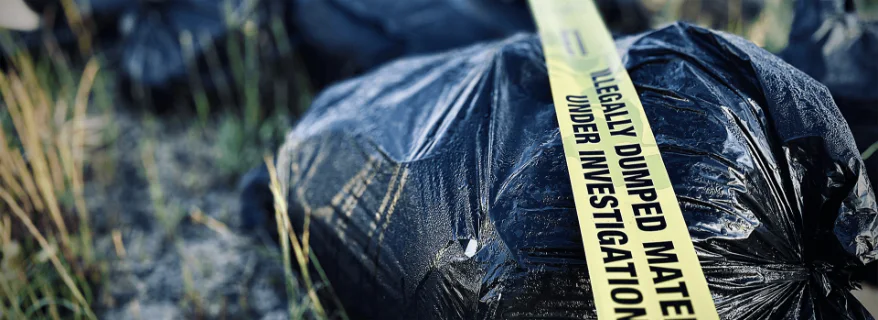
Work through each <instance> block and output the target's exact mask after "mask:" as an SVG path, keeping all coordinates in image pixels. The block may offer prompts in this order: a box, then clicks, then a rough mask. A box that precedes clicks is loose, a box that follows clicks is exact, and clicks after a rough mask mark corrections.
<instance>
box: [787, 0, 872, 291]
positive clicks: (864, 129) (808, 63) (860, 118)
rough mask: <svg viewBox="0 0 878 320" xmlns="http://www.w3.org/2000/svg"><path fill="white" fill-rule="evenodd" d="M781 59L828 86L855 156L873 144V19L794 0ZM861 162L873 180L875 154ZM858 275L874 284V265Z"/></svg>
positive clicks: (832, 1)
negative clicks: (849, 134) (855, 149)
mask: <svg viewBox="0 0 878 320" xmlns="http://www.w3.org/2000/svg"><path fill="white" fill-rule="evenodd" d="M781 57H783V59H784V60H786V61H787V62H789V63H790V64H792V65H793V66H795V67H796V68H799V69H800V70H802V71H804V72H805V73H807V74H808V75H810V76H812V77H814V78H815V79H817V80H818V81H820V82H821V83H823V84H825V85H826V86H827V87H828V88H829V91H830V93H832V97H833V99H834V100H835V103H836V104H837V105H838V108H839V109H840V110H841V114H842V115H843V116H844V118H845V120H847V122H848V125H849V126H850V128H851V132H852V133H853V135H854V140H855V141H856V143H857V147H858V148H859V150H860V152H866V150H868V149H869V147H870V146H872V145H873V144H875V143H878V21H864V20H862V19H860V18H859V17H858V16H857V10H856V8H855V5H854V1H853V0H824V1H818V0H799V1H797V2H796V7H795V19H794V21H793V27H792V30H791V32H790V39H789V46H788V47H787V48H786V49H785V50H784V51H783V52H782V53H781ZM864 162H865V164H866V171H867V172H868V173H869V180H871V181H878V154H872V155H871V156H870V157H868V158H866V159H865V160H864ZM858 277H863V278H865V279H867V280H868V281H869V282H871V283H878V264H876V263H873V264H872V266H871V267H870V268H869V269H867V271H866V272H863V273H862V274H861V275H858Z"/></svg>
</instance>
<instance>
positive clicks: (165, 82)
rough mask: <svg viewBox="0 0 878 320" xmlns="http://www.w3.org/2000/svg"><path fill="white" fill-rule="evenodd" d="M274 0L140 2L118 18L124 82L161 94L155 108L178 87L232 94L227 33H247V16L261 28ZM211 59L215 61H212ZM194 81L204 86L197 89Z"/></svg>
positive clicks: (163, 105) (139, 90)
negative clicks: (244, 30)
mask: <svg viewBox="0 0 878 320" xmlns="http://www.w3.org/2000/svg"><path fill="white" fill-rule="evenodd" d="M274 3H275V2H271V1H261V2H258V1H251V0H221V1H217V0H176V1H141V2H139V3H138V4H137V5H136V6H133V7H131V8H130V9H129V10H126V11H125V12H124V13H123V14H122V15H121V16H120V17H119V24H120V33H121V36H120V40H119V43H118V45H117V48H118V50H119V52H118V61H119V63H120V64H121V69H122V76H123V81H124V84H125V87H128V88H133V89H132V90H130V91H129V93H130V92H134V93H139V94H142V95H144V96H146V97H147V98H150V99H158V101H153V102H151V104H152V106H151V107H154V108H156V109H163V108H167V107H168V105H167V104H169V103H171V102H168V101H162V100H161V99H165V100H167V99H168V98H169V97H174V96H175V95H176V94H177V92H182V93H183V94H182V95H186V93H188V95H189V96H191V94H192V91H195V90H206V91H208V92H213V91H214V90H219V89H222V90H223V91H224V92H223V93H228V91H231V89H230V88H229V87H230V86H231V84H232V83H233V80H232V75H231V72H232V71H231V70H230V67H229V64H230V62H229V61H228V57H227V49H229V48H228V47H227V41H226V40H227V37H229V36H232V35H239V34H242V33H243V29H244V28H245V24H246V23H247V22H248V21H249V22H251V23H252V24H254V26H253V28H259V27H262V25H263V23H267V20H268V18H267V13H268V11H270V10H269V9H268V8H267V7H268V5H270V4H274ZM254 32H255V31H254ZM238 43H239V45H243V44H242V43H241V42H238ZM233 49H235V50H238V49H240V48H233ZM208 54H210V55H211V56H208ZM209 58H213V59H214V60H212V61H208V59H209ZM211 62H212V63H211ZM235 63H241V61H236V62H235ZM193 75H197V77H193ZM192 83H198V85H201V86H203V88H198V89H196V88H193V87H191V86H190V84H192ZM218 86H219V87H221V88H217V87H218Z"/></svg>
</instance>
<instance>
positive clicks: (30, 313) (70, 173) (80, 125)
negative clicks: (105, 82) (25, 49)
mask: <svg viewBox="0 0 878 320" xmlns="http://www.w3.org/2000/svg"><path fill="white" fill-rule="evenodd" d="M13 63H14V67H13V68H12V69H14V70H16V71H7V72H0V95H2V102H3V105H4V106H5V109H3V110H2V111H0V118H6V119H8V121H0V123H2V128H0V230H2V232H0V248H2V250H3V261H2V264H0V268H2V269H0V271H2V274H0V287H2V290H3V291H4V294H3V295H2V296H0V314H4V315H9V317H10V318H16V319H33V318H52V319H59V318H61V317H64V318H76V319H81V318H82V319H94V318H95V314H94V312H93V311H92V309H91V306H90V302H91V301H92V291H91V284H93V283H95V282H97V281H99V280H100V279H99V277H100V276H99V272H96V270H97V268H98V264H97V263H96V259H95V256H94V254H93V246H92V232H91V228H90V227H89V215H88V208H87V206H86V202H85V199H84V196H83V189H84V185H83V182H84V177H83V170H84V166H85V163H86V156H85V155H86V149H88V148H89V146H93V145H95V144H97V143H99V141H100V137H99V135H98V134H99V133H100V130H101V128H102V127H103V126H104V123H105V119H101V118H95V117H90V116H89V115H88V112H87V108H88V104H89V97H90V96H91V93H92V89H93V85H94V83H95V79H96V78H97V76H98V70H99V65H98V63H97V61H96V60H91V61H90V62H88V64H87V65H86V66H85V68H84V69H83V70H82V71H81V72H75V71H72V70H70V69H63V68H60V69H59V68H58V66H57V65H50V66H48V67H47V66H46V65H35V63H34V61H33V60H32V59H31V58H30V57H29V56H27V55H25V54H20V55H18V56H16V57H15V58H14V61H13ZM47 70H51V71H52V72H47ZM74 74H78V78H79V80H78V82H75V84H73V85H66V86H65V85H58V84H57V83H55V84H54V85H53V80H52V79H63V78H65V77H67V78H70V79H73V78H76V77H75V76H74ZM62 81H63V80H62ZM49 266H50V267H49Z"/></svg>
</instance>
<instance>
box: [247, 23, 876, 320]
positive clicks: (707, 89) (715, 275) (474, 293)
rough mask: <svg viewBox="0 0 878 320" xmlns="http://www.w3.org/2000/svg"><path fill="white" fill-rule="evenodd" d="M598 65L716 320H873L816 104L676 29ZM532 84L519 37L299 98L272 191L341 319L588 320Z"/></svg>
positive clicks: (567, 216)
mask: <svg viewBox="0 0 878 320" xmlns="http://www.w3.org/2000/svg"><path fill="white" fill-rule="evenodd" d="M617 49H618V50H619V51H620V52H621V53H623V59H624V63H625V66H626V67H627V69H628V71H629V73H630V75H631V78H632V79H633V82H634V84H635V86H636V88H637V90H638V92H639V95H640V98H641V100H642V102H643V105H644V108H645V110H646V113H647V116H648V118H649V120H650V125H651V126H652V129H653V132H654V133H655V137H656V140H657V142H658V144H659V146H660V150H661V153H662V158H663V160H664V162H665V165H666V166H667V168H668V174H669V176H670V178H671V182H672V183H673V185H674V190H675V191H676V193H677V197H678V200H679V202H680V204H681V207H682V211H683V214H684V218H685V220H686V222H687V224H688V228H689V233H690V235H691V237H692V240H693V242H694V244H695V247H696V249H697V252H698V255H699V258H700V260H701V263H702V268H703V270H704V273H705V275H706V277H707V280H708V283H709V285H710V290H711V292H712V294H713V298H714V301H715V303H716V306H717V310H718V311H719V313H720V315H721V317H722V318H723V319H872V317H871V316H870V315H869V314H868V312H867V311H866V310H865V309H864V308H863V307H862V306H861V305H860V303H859V302H858V301H856V299H855V298H853V297H852V296H851V295H850V293H849V290H850V289H851V287H852V285H853V284H852V282H851V280H850V273H851V272H852V271H855V270H857V269H859V268H863V265H864V263H866V262H869V261H872V260H875V259H876V256H878V251H876V248H875V245H876V236H878V220H876V219H878V212H876V203H875V197H874V194H873V192H872V189H871V186H870V183H869V181H868V179H867V178H866V172H865V170H864V167H863V164H862V161H861V160H860V158H859V154H858V153H857V149H856V146H855V144H854V141H853V139H852V138H851V134H850V131H849V129H848V128H847V125H846V124H845V123H844V121H843V120H842V118H841V114H840V112H839V111H838V109H837V108H836V106H835V104H834V103H833V102H832V100H831V97H830V95H829V91H828V90H827V89H826V87H824V86H823V85H821V84H819V83H817V82H816V81H814V80H813V79H812V78H810V77H808V76H806V75H805V74H804V73H802V72H800V71H798V70H796V69H794V68H793V67H791V66H789V65H787V64H786V63H784V62H783V61H781V60H780V59H779V58H777V57H775V56H773V55H772V54H770V53H768V52H765V51H764V50H762V49H760V48H758V47H757V46H755V45H754V44H752V43H750V42H748V41H746V40H744V39H741V38H738V37H736V36H732V35H728V34H724V33H717V32H713V31H709V30H706V29H702V28H699V27H694V26H690V25H687V24H674V25H671V26H668V27H665V28H663V29H660V30H657V31H653V32H649V33H646V34H643V35H640V36H637V37H631V38H625V39H621V40H618V41H617ZM548 81H549V80H548V76H547V74H546V67H545V62H544V60H543V55H542V49H541V47H540V43H539V40H538V38H537V37H536V36H533V35H520V36H515V37H512V38H510V39H508V40H505V41H501V42H496V43H489V44H481V45H475V46H472V47H469V48H466V49H462V50H457V51H452V52H448V53H445V54H438V55H431V56H424V57H417V58H410V59H403V60H401V61H397V62H394V63H390V64H387V65H385V66H383V67H382V68H380V69H378V70H376V71H374V72H371V73H368V74H366V75H364V76H362V77H359V78H356V79H352V80H349V81H345V82H342V83H340V84H337V85H335V86H333V87H331V88H329V89H328V90H326V91H325V92H324V93H322V94H321V95H320V96H319V97H317V99H316V100H315V101H314V104H313V106H312V107H311V109H310V110H309V111H308V113H307V114H306V115H305V117H304V118H303V119H302V120H301V121H300V123H299V124H298V125H297V126H296V127H295V128H294V129H293V130H292V131H291V133H290V134H289V135H288V138H287V142H286V143H285V145H284V146H283V147H282V148H281V149H280V150H279V152H278V158H277V166H278V174H279V179H280V181H281V182H282V184H283V186H282V187H283V192H284V193H285V194H287V198H288V199H287V200H288V202H289V210H290V216H291V218H292V220H293V223H294V228H295V229H296V231H297V232H300V233H301V232H302V227H303V223H304V222H303V221H304V217H305V216H308V217H310V222H309V223H310V228H309V230H310V246H311V249H312V250H313V253H314V254H315V255H316V256H317V257H318V258H319V261H320V263H321V265H322V267H323V269H324V270H325V272H326V275H327V276H328V278H329V280H330V282H331V284H332V286H333V287H334V292H335V293H336V294H337V295H338V297H339V299H340V301H341V303H342V305H344V308H345V310H346V311H347V313H348V314H349V315H350V316H351V317H352V318H358V319H359V318H380V319H394V318H396V319H413V318H418V319H471V318H475V319H494V318H497V319H500V318H502V319H512V318H578V319H594V318H595V311H594V306H593V303H592V292H591V288H590V285H589V276H588V272H587V266H586V261H585V257H584V253H583V247H582V242H581V238H580V237H581V236H580V230H579V224H578V222H577V218H576V213H575V212H574V203H573V199H572V192H571V189H570V185H569V179H568V173H567V169H566V166H565V164H564V161H565V159H564V156H563V151H562V144H561V141H560V139H559V134H558V124H557V122H556V119H555V112H554V108H553V104H552V99H551V93H550V88H549V82H548ZM254 177H255V178H254ZM250 178H252V179H253V180H252V181H250V182H251V184H250V186H248V187H247V189H248V190H249V193H248V194H249V195H250V198H249V199H248V197H245V198H244V199H243V201H244V202H245V203H246V202H248V201H249V200H250V199H255V200H254V201H257V202H263V203H264V202H267V201H266V197H254V196H253V195H254V194H259V193H261V194H265V192H267V190H265V185H266V183H265V181H264V174H263V177H262V178H259V175H258V174H257V175H253V176H251V177H250ZM260 188H261V190H259V189H260ZM259 207H262V208H263V209H257V208H259ZM245 208H249V209H250V211H249V212H244V213H243V214H244V217H243V219H244V220H245V222H246V221H250V223H252V222H253V221H254V220H259V219H262V220H263V221H267V220H272V219H271V218H268V219H266V218H264V217H265V215H268V217H271V214H272V213H271V212H273V211H271V208H270V207H268V208H266V205H265V204H262V205H260V204H258V203H257V204H254V205H250V206H247V205H245ZM254 216H263V218H257V217H254ZM327 301H331V300H327Z"/></svg>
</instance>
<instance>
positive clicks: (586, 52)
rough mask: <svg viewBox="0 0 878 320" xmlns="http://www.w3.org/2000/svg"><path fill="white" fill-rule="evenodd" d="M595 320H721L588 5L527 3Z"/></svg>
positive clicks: (638, 109)
mask: <svg viewBox="0 0 878 320" xmlns="http://www.w3.org/2000/svg"><path fill="white" fill-rule="evenodd" d="M530 6H531V10H532V11H533V15H534V17H535V18H536V21H537V26H538V28H539V33H540V38H541V40H542V44H543V49H544V53H545V56H546V65H547V66H548V71H549V80H550V83H551V87H552V96H553V101H554V104H555V110H556V113H557V117H558V124H559V125H560V131H561V138H562V141H563V144H564V154H565V157H566V162H567V167H568V170H569V172H570V183H571V184H572V187H573V195H574V200H575V203H576V214H577V216H578V219H579V225H580V229H581V230H582V242H583V246H584V247H585V248H584V249H585V257H586V260H587V262H588V271H589V277H590V279H591V287H592V292H593V293H594V303H595V307H596V309H597V314H598V318H600V319H719V316H718V315H717V312H716V307H715V306H714V304H713V299H712V297H711V294H710V290H709V289H708V287H707V281H706V280H705V278H704V274H703V272H702V270H701V265H700V264H699V262H698V256H697V255H696V253H695V248H694V247H693V245H692V240H691V239H690V237H689V231H688V229H687V228H686V221H684V220H683V214H682V212H681V210H680V205H679V204H678V203H677V198H676V195H675V194H674V189H673V186H672V185H671V181H670V178H669V177H668V172H667V170H666V169H665V165H664V163H663V162H662V158H661V155H660V154H659V148H658V145H657V144H656V141H655V137H654V136H653V133H652V129H651V128H650V126H649V123H648V121H647V118H646V114H645V113H644V110H643V105H642V104H641V103H640V99H639V97H638V96H637V92H636V91H635V89H634V85H633V83H632V82H631V79H630V78H629V76H628V73H627V72H626V70H625V68H624V66H623V65H622V61H621V59H620V58H619V55H618V53H617V52H616V47H615V44H614V42H613V38H612V37H611V35H610V32H609V31H608V30H607V28H606V26H605V25H604V23H603V21H602V20H601V17H600V14H599V13H598V10H597V7H596V6H595V4H594V3H593V2H592V1H587V0H530Z"/></svg>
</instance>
